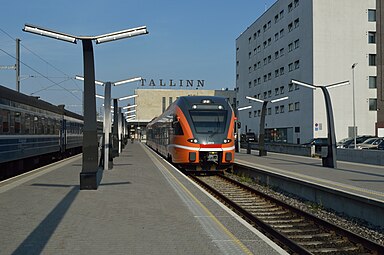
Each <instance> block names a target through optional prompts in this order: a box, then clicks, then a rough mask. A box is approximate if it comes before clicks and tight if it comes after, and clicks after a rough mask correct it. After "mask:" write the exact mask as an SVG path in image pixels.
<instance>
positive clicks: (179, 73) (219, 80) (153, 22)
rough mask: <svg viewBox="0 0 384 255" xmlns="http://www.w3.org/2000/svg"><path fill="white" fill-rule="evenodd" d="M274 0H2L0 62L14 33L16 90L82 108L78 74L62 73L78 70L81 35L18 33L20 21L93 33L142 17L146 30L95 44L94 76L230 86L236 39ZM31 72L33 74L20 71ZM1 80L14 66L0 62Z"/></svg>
mask: <svg viewBox="0 0 384 255" xmlns="http://www.w3.org/2000/svg"><path fill="white" fill-rule="evenodd" d="M274 2H275V0H262V1H260V0H259V1H257V0H238V1H219V0H204V1H203V0H194V1H183V0H181V1H176V0H162V1H154V0H147V1H145V0H130V1H126V0H110V1H101V0H92V1H91V0H82V1H74V0H67V1H52V0H38V1H29V0H21V1H7V3H6V4H4V3H3V4H2V7H1V10H2V11H1V16H0V29H1V30H0V65H13V64H14V63H15V59H14V56H15V41H14V40H13V39H12V38H20V39H21V43H22V46H21V61H22V62H23V63H22V64H21V76H22V81H21V92H22V93H25V94H31V93H33V94H34V95H36V96H40V97H41V98H42V99H43V100H46V101H48V102H51V103H53V104H66V105H68V109H70V110H73V111H75V112H81V107H80V106H77V105H80V104H81V102H80V100H79V98H81V92H79V90H82V82H80V81H75V80H73V79H69V80H68V78H73V77H74V76H75V75H76V74H80V75H81V74H83V60H82V46H81V42H78V44H77V45H75V44H71V43H66V42H63V41H58V40H54V39H50V38H46V37H41V36H37V35H34V34H30V33H25V32H22V28H23V27H24V24H25V23H29V24H34V25H38V26H42V27H45V28H50V29H53V30H56V31H61V32H65V33H69V34H74V35H99V34H104V33H109V32H114V31H118V30H122V29H128V28H133V27H138V26H144V25H145V26H147V29H148V31H149V34H148V35H142V36H138V37H134V38H131V39H124V40H119V41H115V42H109V43H105V44H99V45H95V44H94V53H95V70H96V79H98V80H102V81H117V80H121V79H125V78H129V77H135V76H141V77H143V78H146V79H147V80H150V79H154V80H155V81H158V80H159V79H164V80H169V79H173V80H179V79H183V80H187V79H192V80H205V86H204V88H206V89H220V88H229V89H233V88H234V87H235V40H236V38H237V37H238V36H239V35H240V34H241V33H242V32H243V31H244V30H245V29H246V28H247V27H248V26H249V25H251V24H252V23H253V22H254V21H255V20H256V19H257V17H259V16H260V15H261V14H262V13H263V12H264V11H265V8H266V7H267V8H269V7H270V6H271V5H272V4H273V3H274ZM4 32H6V33H7V34H8V35H7V34H6V33H4ZM11 37H12V38H11ZM7 53H8V54H10V55H11V56H9V55H8V54H7ZM36 71H37V72H36ZM30 75H32V76H34V77H32V78H27V77H28V76H30ZM42 75H43V76H45V77H41V76H42ZM65 77H67V78H65ZM54 82H55V83H59V84H60V86H63V87H65V88H66V89H67V90H70V91H72V94H71V93H69V92H68V91H66V90H64V89H63V88H61V87H60V86H59V85H55V83H54ZM0 84H1V85H3V86H6V87H9V88H12V89H14V88H15V71H13V70H0ZM138 85H139V84H138V83H136V84H130V85H125V87H124V88H119V89H115V91H113V92H112V96H114V97H118V96H123V95H129V94H132V93H133V89H134V88H136V87H137V86H138ZM47 87H49V88H47ZM45 88H47V89H45ZM98 93H100V94H102V89H99V88H98Z"/></svg>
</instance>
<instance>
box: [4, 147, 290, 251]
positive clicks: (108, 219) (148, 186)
mask: <svg viewBox="0 0 384 255" xmlns="http://www.w3.org/2000/svg"><path fill="white" fill-rule="evenodd" d="M80 171H81V156H75V157H73V158H70V159H67V160H65V161H63V162H60V163H55V164H53V165H50V166H47V167H43V168H41V169H38V170H36V171H34V172H31V173H27V174H25V175H23V176H20V177H16V178H13V179H12V180H8V181H5V182H1V183H0V204H1V207H0V215H1V217H0V235H1V238H0V254H210V255H213V254H278V253H280V254H285V252H284V251H282V250H281V249H280V248H279V247H277V246H276V245H275V244H274V243H273V242H271V241H270V240H269V239H268V238H266V237H265V236H263V235H262V234H261V233H259V232H258V231H256V230H255V229H254V228H252V227H250V226H249V225H248V224H247V223H245V222H244V221H243V220H242V219H240V218H239V217H237V216H235V215H234V214H233V212H231V211H229V210H228V209H227V208H226V207H224V206H223V205H221V204H219V203H217V202H216V200H215V199H214V198H212V197H211V196H209V195H207V193H206V192H204V191H202V190H201V189H200V188H199V187H197V186H196V185H195V184H193V183H192V182H190V181H189V180H188V179H187V178H186V177H185V176H183V175H182V174H180V173H179V172H178V171H176V170H175V169H173V168H172V167H171V166H169V165H168V164H167V163H164V162H163V161H162V160H161V159H159V158H158V156H156V155H155V154H154V153H153V152H152V151H150V150H149V149H148V148H146V147H145V146H144V145H143V144H139V143H134V144H128V145H127V147H126V149H125V150H124V151H123V153H122V154H120V156H119V157H118V158H115V159H114V168H113V169H112V170H106V171H104V172H103V178H102V181H101V184H100V185H99V187H98V190H80V189H79V173H80Z"/></svg>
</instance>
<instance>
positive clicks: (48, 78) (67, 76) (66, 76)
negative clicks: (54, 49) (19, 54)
mask: <svg viewBox="0 0 384 255" xmlns="http://www.w3.org/2000/svg"><path fill="white" fill-rule="evenodd" d="M0 31H1V32H3V33H4V34H6V35H7V36H8V37H9V38H11V39H12V40H15V41H16V39H15V38H14V37H13V36H11V35H10V34H9V33H7V32H6V31H5V30H3V29H2V28H0ZM20 45H21V46H22V47H23V48H24V49H26V50H27V51H29V52H30V53H32V54H33V55H34V56H36V57H37V58H39V59H40V60H41V61H43V62H44V63H46V64H47V65H49V66H50V67H52V68H53V69H55V70H56V71H58V72H60V73H61V74H63V75H64V76H65V78H66V80H64V81H61V82H60V83H63V82H65V81H68V80H71V81H73V83H74V84H75V86H76V87H77V88H78V89H79V90H81V88H80V87H79V85H78V84H77V83H76V82H75V80H74V79H73V78H72V77H73V76H70V75H68V74H66V73H65V72H63V71H62V70H60V69H59V68H57V67H55V66H54V65H53V64H51V63H49V62H48V61H46V60H45V59H43V58H42V57H40V56H39V55H38V54H37V53H35V52H33V51H32V50H31V49H29V48H28V47H26V46H25V45H24V44H22V43H20ZM0 50H1V51H2V52H4V53H5V54H7V55H8V56H10V57H12V58H14V59H16V57H14V56H13V55H12V54H10V53H8V52H6V51H5V50H3V49H0ZM20 63H22V64H23V65H25V66H26V67H28V68H29V69H31V70H32V71H34V72H36V73H38V74H39V75H41V77H43V78H45V79H47V80H48V81H50V82H52V83H53V85H51V86H48V87H45V88H43V89H40V90H38V91H35V92H33V93H31V95H33V94H36V93H38V92H40V91H43V90H45V89H48V88H51V87H53V86H55V85H57V86H59V87H60V88H62V89H64V90H65V91H67V92H69V93H70V94H72V95H73V96H74V97H75V98H77V99H78V100H80V101H82V100H81V99H80V98H79V97H78V96H76V95H75V94H74V93H72V92H71V90H69V89H67V88H65V87H63V86H61V85H60V83H57V82H55V81H53V80H52V79H50V78H53V77H48V76H46V75H44V74H42V73H41V72H39V71H37V70H36V69H34V68H32V67H31V66H29V65H28V64H26V63H24V62H23V61H20ZM55 78H56V77H55Z"/></svg>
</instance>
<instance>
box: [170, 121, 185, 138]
mask: <svg viewBox="0 0 384 255" xmlns="http://www.w3.org/2000/svg"><path fill="white" fill-rule="evenodd" d="M173 130H174V134H175V135H184V132H183V128H182V127H181V125H180V122H179V121H175V122H173Z"/></svg>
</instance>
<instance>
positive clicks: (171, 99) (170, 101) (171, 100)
mask: <svg viewBox="0 0 384 255" xmlns="http://www.w3.org/2000/svg"><path fill="white" fill-rule="evenodd" d="M172 102H173V98H172V97H169V105H171V104H172Z"/></svg>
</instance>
